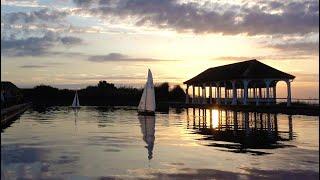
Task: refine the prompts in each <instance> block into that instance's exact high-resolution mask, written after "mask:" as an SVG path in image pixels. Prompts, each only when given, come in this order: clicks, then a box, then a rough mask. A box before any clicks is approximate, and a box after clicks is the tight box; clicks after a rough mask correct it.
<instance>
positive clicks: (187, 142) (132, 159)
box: [1, 107, 319, 179]
mask: <svg viewBox="0 0 320 180" xmlns="http://www.w3.org/2000/svg"><path fill="white" fill-rule="evenodd" d="M17 178H27V179H108V178H120V179H129V178H145V179H150V178H161V179H186V178H195V179H258V178H262V179H264V178H278V179H318V178H319V117H312V116H288V115H282V114H278V115H274V114H257V113H241V112H232V111H227V112H226V111H220V110H206V111H203V110H199V109H188V110H185V109H170V110H169V113H167V114H161V113H157V114H156V116H155V117H142V116H137V113H136V110H134V109H132V108H130V107H127V108H98V107H82V108H81V109H80V111H79V112H77V113H76V112H74V111H73V110H72V109H69V108H68V107H54V108H48V109H46V111H44V112H38V111H34V110H28V111H26V112H25V113H24V114H23V115H22V116H21V117H20V118H19V119H17V120H16V122H14V123H13V124H12V125H11V127H8V128H7V129H5V130H4V131H3V132H2V133H1V179H17Z"/></svg>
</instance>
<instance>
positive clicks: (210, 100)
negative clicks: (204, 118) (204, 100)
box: [209, 83, 212, 112]
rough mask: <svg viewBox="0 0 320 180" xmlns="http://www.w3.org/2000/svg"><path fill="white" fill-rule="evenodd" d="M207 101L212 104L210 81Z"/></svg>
mask: <svg viewBox="0 0 320 180" xmlns="http://www.w3.org/2000/svg"><path fill="white" fill-rule="evenodd" d="M209 103H210V104H212V84H211V83H210V86H209ZM210 112H211V111H210Z"/></svg>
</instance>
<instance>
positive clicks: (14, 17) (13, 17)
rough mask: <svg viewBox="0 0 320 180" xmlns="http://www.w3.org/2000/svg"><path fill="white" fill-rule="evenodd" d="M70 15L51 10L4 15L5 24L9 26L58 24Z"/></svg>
mask: <svg viewBox="0 0 320 180" xmlns="http://www.w3.org/2000/svg"><path fill="white" fill-rule="evenodd" d="M67 15H68V13H67V12H66V11H57V10H52V9H51V10H50V9H47V8H46V9H40V10H38V11H31V12H12V13H7V14H4V17H3V18H2V19H3V22H4V23H8V24H14V23H19V24H23V23H36V22H42V23H58V22H62V20H63V19H64V18H65V17H66V16H67Z"/></svg>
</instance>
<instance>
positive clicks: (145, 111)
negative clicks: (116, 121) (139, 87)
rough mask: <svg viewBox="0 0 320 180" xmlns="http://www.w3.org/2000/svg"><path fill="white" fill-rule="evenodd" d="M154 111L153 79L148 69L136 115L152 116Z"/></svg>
mask: <svg viewBox="0 0 320 180" xmlns="http://www.w3.org/2000/svg"><path fill="white" fill-rule="evenodd" d="M155 110H156V100H155V95H154V85H153V78H152V73H151V71H150V69H149V70H148V78H147V82H146V84H145V86H144V89H143V93H142V96H141V99H140V103H139V106H138V114H140V115H154V113H155Z"/></svg>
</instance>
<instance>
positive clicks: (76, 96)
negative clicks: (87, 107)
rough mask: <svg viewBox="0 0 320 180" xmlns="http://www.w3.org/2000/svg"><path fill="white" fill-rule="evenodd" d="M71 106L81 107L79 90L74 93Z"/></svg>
mask: <svg viewBox="0 0 320 180" xmlns="http://www.w3.org/2000/svg"><path fill="white" fill-rule="evenodd" d="M71 107H72V108H80V103H79V97H78V92H77V91H76V94H75V95H74V98H73V102H72V105H71Z"/></svg>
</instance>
